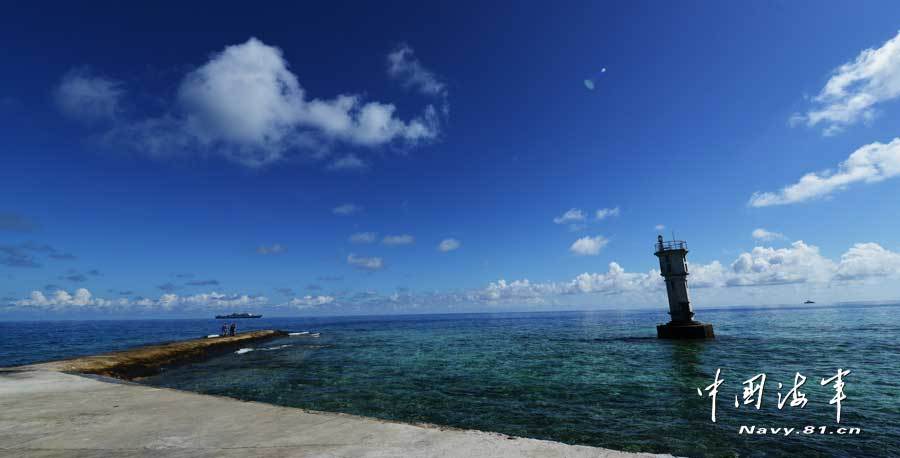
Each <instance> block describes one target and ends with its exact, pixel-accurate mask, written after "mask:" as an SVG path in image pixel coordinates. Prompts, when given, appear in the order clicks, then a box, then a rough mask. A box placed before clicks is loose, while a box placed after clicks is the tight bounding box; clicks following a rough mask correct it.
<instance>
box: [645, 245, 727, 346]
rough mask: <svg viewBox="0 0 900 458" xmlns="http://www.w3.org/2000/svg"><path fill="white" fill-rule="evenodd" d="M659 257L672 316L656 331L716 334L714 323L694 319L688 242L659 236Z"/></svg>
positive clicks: (665, 335)
mask: <svg viewBox="0 0 900 458" xmlns="http://www.w3.org/2000/svg"><path fill="white" fill-rule="evenodd" d="M653 254H655V255H656V257H658V258H659V272H660V275H662V276H663V278H665V279H666V293H667V294H668V295H669V315H670V316H671V317H672V320H671V321H669V322H668V323H666V324H661V325H658V326H656V335H657V337H659V338H661V339H705V338H711V337H715V335H714V334H713V327H712V325H711V324H708V323H701V322H699V321H694V312H693V311H692V310H691V300H690V299H689V298H688V289H687V277H688V268H687V262H686V260H685V258H687V254H688V249H687V243H685V242H684V241H683V240H670V241H668V242H665V241H663V237H662V236H661V235H660V236H658V237H657V238H656V252H655V253H653Z"/></svg>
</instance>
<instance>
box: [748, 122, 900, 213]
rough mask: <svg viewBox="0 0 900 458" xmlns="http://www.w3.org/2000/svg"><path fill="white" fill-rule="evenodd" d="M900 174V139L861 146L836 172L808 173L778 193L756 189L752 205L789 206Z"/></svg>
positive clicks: (751, 198)
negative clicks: (858, 184)
mask: <svg viewBox="0 0 900 458" xmlns="http://www.w3.org/2000/svg"><path fill="white" fill-rule="evenodd" d="M897 175H900V138H895V139H894V140H893V141H891V142H890V143H888V144H884V143H878V142H875V143H870V144H868V145H865V146H863V147H860V148H859V149H857V150H856V151H854V152H853V153H852V154H850V157H848V158H847V160H846V161H844V162H841V163H840V164H839V165H838V168H837V170H836V171H831V170H825V171H822V172H814V173H807V174H806V175H803V176H802V177H801V178H800V180H799V181H797V182H796V183H794V184H792V185H788V186H785V187H784V188H782V189H781V190H780V191H778V192H756V193H754V194H753V196H751V197H750V201H749V202H748V205H750V206H751V207H768V206H772V205H787V204H795V203H799V202H805V201H808V200H812V199H816V198H822V197H825V196H828V195H830V194H832V193H834V192H838V191H842V190H844V189H846V188H847V187H848V186H850V185H852V184H856V183H877V182H879V181H884V180H886V179H888V178H893V177H895V176H897Z"/></svg>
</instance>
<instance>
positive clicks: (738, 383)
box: [0, 305, 900, 457]
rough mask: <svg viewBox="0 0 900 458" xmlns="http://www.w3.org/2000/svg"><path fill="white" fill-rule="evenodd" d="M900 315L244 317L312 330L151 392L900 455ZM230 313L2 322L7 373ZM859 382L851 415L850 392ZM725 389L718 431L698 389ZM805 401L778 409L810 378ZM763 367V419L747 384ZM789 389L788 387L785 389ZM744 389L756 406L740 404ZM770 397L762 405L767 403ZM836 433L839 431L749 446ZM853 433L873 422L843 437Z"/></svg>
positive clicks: (672, 444) (738, 445) (558, 436)
mask: <svg viewBox="0 0 900 458" xmlns="http://www.w3.org/2000/svg"><path fill="white" fill-rule="evenodd" d="M898 315H900V306H896V305H889V306H840V307H794V308H782V309H760V308H731V309H717V310H702V309H701V310H698V318H700V319H702V320H704V321H708V322H712V323H713V324H714V325H715V331H716V334H717V338H716V339H715V340H710V341H702V342H678V341H664V340H659V339H656V337H655V328H654V326H655V324H656V323H659V322H662V321H664V320H665V318H666V316H665V314H664V313H662V312H650V311H628V312H624V311H622V312H617V311H602V312H566V313H505V314H465V315H419V316H390V317H344V318H316V319H300V318H296V319H295V318H279V319H267V318H263V319H260V320H242V321H239V326H241V327H242V328H243V329H245V330H246V329H261V328H278V329H284V330H290V331H311V332H317V333H319V336H318V337H314V336H312V335H311V334H310V335H298V336H292V337H287V338H282V339H277V340H273V341H268V342H265V343H261V344H258V345H254V346H250V347H247V348H246V349H243V350H242V351H239V352H235V353H232V354H228V355H224V356H220V357H216V358H213V359H210V360H208V361H204V362H202V363H198V364H193V365H190V366H183V367H178V368H172V369H168V370H166V371H165V372H163V373H162V374H160V375H159V376H155V377H151V378H147V379H145V380H143V383H147V384H151V385H156V386H164V387H172V388H178V389H183V390H191V391H197V392H202V393H208V394H215V395H223V396H230V397H235V398H239V399H245V400H255V401H262V402H269V403H274V404H281V405H286V406H295V407H302V408H306V409H313V410H323V411H333V412H345V413H351V414H357V415H364V416H370V417H378V418H384V419H389V420H397V421H403V422H424V423H433V424H439V425H447V426H454V427H459V428H470V429H480V430H487V431H497V432H502V433H506V434H511V435H517V436H525V437H534V438H540V439H550V440H556V441H562V442H566V443H571V444H585V445H594V446H601V447H608V448H613V449H620V450H629V451H647V452H657V453H672V454H675V455H680V456H698V457H701V456H702V457H706V456H708V457H721V456H740V457H754V456H784V457H799V456H810V457H812V456H846V457H865V456H872V457H883V456H900V317H898ZM218 327H219V324H218V322H216V321H215V320H171V321H163V320H155V321H115V322H110V321H93V322H37V323H0V364H2V365H10V364H23V363H30V362H35V361H39V360H48V359H55V358H60V357H66V356H73V355H78V354H92V353H97V352H100V351H108V350H114V349H122V348H126V347H130V346H135V345H141V344H146V343H150V342H160V341H167V340H177V339H184V338H191V337H198V336H201V335H206V334H211V333H216V332H217V331H218ZM839 368H841V369H844V370H847V369H849V370H851V372H850V374H848V375H846V376H845V377H844V383H845V386H844V393H845V394H846V396H847V398H846V399H844V400H843V401H842V411H841V422H840V424H837V423H836V418H835V417H836V408H835V405H830V404H829V401H830V400H831V399H832V398H833V396H834V385H833V384H828V385H825V386H822V385H821V384H820V382H821V381H822V379H823V378H828V377H831V376H833V375H835V374H836V373H837V371H838V369H839ZM717 369H719V370H720V374H721V376H720V377H721V379H723V380H724V381H723V382H722V384H721V385H720V386H719V393H718V398H717V400H718V402H717V412H716V414H717V421H716V422H715V423H714V422H712V421H711V419H710V415H711V405H712V403H711V399H710V398H709V397H707V396H706V392H704V396H703V397H701V396H699V395H698V393H697V388H705V387H707V386H708V385H710V384H711V383H713V380H714V377H715V373H716V370H717ZM796 372H800V373H801V374H802V375H804V376H806V377H807V381H806V383H805V384H804V385H803V386H802V387H801V389H800V391H802V392H803V393H805V395H806V398H807V399H808V403H807V404H806V406H805V407H804V408H802V409H801V408H799V407H790V406H789V405H785V406H784V407H783V409H779V408H778V406H777V403H778V393H779V392H781V393H782V394H783V395H787V393H788V391H789V390H790V389H791V387H792V384H793V380H794V374H795V373H796ZM760 373H765V374H766V376H767V379H766V383H765V385H764V388H763V396H762V402H761V406H760V408H759V409H758V410H757V409H756V408H755V404H754V405H747V404H743V392H742V390H743V385H742V382H744V381H746V380H747V379H749V378H751V377H754V376H756V375H757V374H760ZM778 383H782V384H783V387H782V388H781V389H780V390H779V386H778ZM735 396H739V397H740V400H741V402H742V403H741V405H740V407H739V408H736V407H735ZM754 399H755V398H754ZM741 425H745V426H754V425H755V426H757V427H765V428H776V427H779V428H783V427H787V428H796V429H797V430H800V431H802V430H803V428H804V427H807V426H812V427H814V430H815V432H816V433H818V431H819V428H820V427H822V426H825V427H826V429H827V431H828V432H831V433H833V434H828V433H827V432H826V434H821V435H820V434H791V435H790V436H787V437H785V436H784V435H781V434H779V435H777V436H773V435H747V434H739V433H738V430H739V427H740V426H741ZM838 427H856V428H860V429H861V431H860V433H859V434H855V435H840V434H837V428H838Z"/></svg>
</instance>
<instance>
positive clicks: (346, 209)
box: [331, 204, 362, 216]
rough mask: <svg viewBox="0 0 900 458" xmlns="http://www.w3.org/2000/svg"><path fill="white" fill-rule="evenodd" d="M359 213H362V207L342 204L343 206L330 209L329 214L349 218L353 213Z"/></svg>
mask: <svg viewBox="0 0 900 458" xmlns="http://www.w3.org/2000/svg"><path fill="white" fill-rule="evenodd" d="M361 211H362V207H360V206H359V205H356V204H343V205H338V206H337V207H334V208H332V209H331V213H334V214H335V215H340V216H349V215H352V214H355V213H359V212H361Z"/></svg>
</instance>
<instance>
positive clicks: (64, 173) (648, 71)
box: [0, 2, 900, 318]
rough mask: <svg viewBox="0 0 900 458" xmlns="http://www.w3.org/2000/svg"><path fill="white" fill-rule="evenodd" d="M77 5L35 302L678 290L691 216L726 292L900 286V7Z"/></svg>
mask: <svg viewBox="0 0 900 458" xmlns="http://www.w3.org/2000/svg"><path fill="white" fill-rule="evenodd" d="M51 9H52V11H53V13H52V14H48V8H47V7H42V6H41V5H34V6H28V5H24V4H22V5H10V6H8V7H6V11H5V14H4V15H3V19H0V39H2V40H3V42H4V48H5V49H7V50H8V53H7V55H6V56H5V57H4V59H3V60H2V62H0V66H2V67H3V68H2V71H3V74H4V84H3V85H2V86H0V125H2V130H3V136H2V138H3V140H2V163H3V167H0V173H2V180H0V195H2V200H0V297H2V301H0V305H2V307H0V310H2V312H0V313H3V314H4V315H5V316H7V317H10V318H21V317H47V318H54V317H80V316H120V315H134V314H140V315H147V316H150V315H153V316H157V315H161V316H169V315H179V316H182V315H184V316H188V315H190V316H207V315H209V314H210V312H211V311H216V312H218V311H223V310H241V311H243V310H261V311H265V312H266V313H267V314H270V315H303V314H326V315H328V314H333V315H339V314H348V313H415V312H433V311H473V310H476V311H477V310H533V309H537V310H555V309H573V308H608V307H621V308H625V307H653V306H660V307H663V306H664V304H665V298H664V290H663V289H661V288H660V287H659V285H660V284H661V282H660V281H659V277H658V273H656V272H655V271H654V270H653V269H656V268H658V266H657V265H656V259H655V257H653V255H652V243H653V242H654V240H655V238H656V235H657V233H660V232H662V233H664V234H665V235H666V237H667V238H668V237H671V235H672V233H673V232H674V234H675V236H677V238H680V239H686V240H687V241H688V243H689V246H690V247H691V254H690V256H689V258H690V261H691V267H692V277H691V283H690V285H691V287H692V295H693V299H694V302H695V306H696V307H698V308H702V307H704V306H723V305H739V304H784V303H797V302H800V301H802V300H804V299H806V298H812V299H814V300H817V301H818V302H835V301H852V300H892V299H897V298H900V281H898V277H900V254H898V252H900V221H898V218H897V216H896V215H897V209H898V204H900V177H898V175H900V141H898V143H891V142H892V141H894V140H895V139H896V138H898V137H900V127H898V126H900V122H898V121H900V100H898V96H900V49H895V48H900V38H897V37H898V29H900V23H897V22H896V20H895V19H893V18H896V17H898V14H897V13H898V12H900V6H898V5H897V4H896V3H891V2H867V3H866V4H865V5H864V7H859V8H854V7H851V6H841V7H840V8H834V9H829V8H823V7H822V6H821V5H817V4H814V3H801V2H766V3H764V2H756V3H754V4H750V5H746V4H739V3H736V2H734V3H725V2H688V3H680V4H662V3H660V2H645V3H629V4H616V3H601V2H585V3H574V2H570V3H564V4H562V5H556V4H555V5H553V6H552V7H550V6H549V5H548V4H540V3H515V4H506V5H500V4H497V5H483V4H479V3H474V2H473V3H465V4H457V3H456V2H454V4H452V5H451V4H450V3H443V4H432V5H422V4H420V3H401V2H396V3H391V4H388V5H382V4H370V5H366V4H359V2H346V3H345V2H329V3H328V4H327V5H300V4H283V5H270V6H267V7H265V8H259V9H257V10H253V9H248V8H247V7H246V5H243V4H231V5H223V4H220V3H215V4H208V5H204V4H201V3H197V4H189V5H184V4H164V3H162V2H160V3H158V4H156V5H145V6H142V7H139V8H134V7H127V8H126V7H124V6H123V7H120V6H117V5H110V4H99V3H95V4H89V5H87V6H85V5H62V6H61V5H54V6H53V7H52V8H51ZM603 69H606V71H603ZM585 79H592V80H594V81H595V84H594V89H593V90H590V89H588V88H587V87H586V85H585V84H584V80H585ZM851 155H853V156H851ZM808 174H813V175H808ZM804 176H806V177H805V178H803V179H801V177H804ZM347 205H350V206H349V207H348V206H347ZM342 207H343V208H345V209H352V210H353V211H346V212H343V214H341V212H337V213H336V212H335V209H338V208H342ZM598 211H599V216H602V218H600V217H598ZM567 212H568V213H567ZM567 214H568V217H567V216H566V215H567ZM556 221H558V222H559V223H557V222H556ZM658 226H665V229H658V228H657V227H658ZM354 234H357V236H356V237H355V238H353V235H354ZM360 234H365V235H360ZM754 234H755V236H754ZM442 242H443V247H444V249H443V250H442V249H441V244H442ZM612 263H615V264H612Z"/></svg>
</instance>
